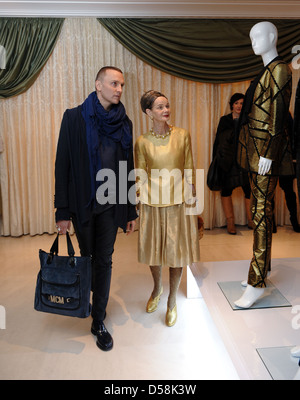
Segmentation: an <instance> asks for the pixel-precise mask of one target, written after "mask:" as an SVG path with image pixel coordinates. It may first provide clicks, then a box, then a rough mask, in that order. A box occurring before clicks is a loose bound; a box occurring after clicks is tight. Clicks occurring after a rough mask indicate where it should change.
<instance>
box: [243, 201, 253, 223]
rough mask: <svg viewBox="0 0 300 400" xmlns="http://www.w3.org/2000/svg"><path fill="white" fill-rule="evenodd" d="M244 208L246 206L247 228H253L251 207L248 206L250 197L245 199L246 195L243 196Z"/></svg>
mask: <svg viewBox="0 0 300 400" xmlns="http://www.w3.org/2000/svg"><path fill="white" fill-rule="evenodd" d="M245 208H246V216H247V223H248V228H249V229H253V222H252V212H251V207H250V199H246V197H245Z"/></svg>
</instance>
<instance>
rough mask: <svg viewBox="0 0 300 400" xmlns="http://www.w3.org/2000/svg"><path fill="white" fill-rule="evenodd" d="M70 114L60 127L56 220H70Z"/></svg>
mask: <svg viewBox="0 0 300 400" xmlns="http://www.w3.org/2000/svg"><path fill="white" fill-rule="evenodd" d="M68 129H69V124H68V113H67V111H65V113H64V115H63V119H62V123H61V127H60V133H59V138H58V143H57V150H56V160H55V197H54V207H55V208H56V214H55V219H56V221H59V220H69V219H70V218H71V217H70V207H69V184H70V165H71V162H70V152H69V145H68Z"/></svg>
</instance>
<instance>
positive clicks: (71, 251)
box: [47, 232, 75, 265]
mask: <svg viewBox="0 0 300 400" xmlns="http://www.w3.org/2000/svg"><path fill="white" fill-rule="evenodd" d="M59 236H60V234H59V233H58V234H57V235H56V238H55V240H54V242H53V244H52V246H51V249H50V254H49V257H48V260H47V262H48V263H51V262H52V259H53V256H54V255H58V239H59ZM66 237H67V247H68V254H69V257H70V264H71V265H74V263H75V259H74V255H75V251H74V247H73V244H72V241H71V238H70V235H69V232H66Z"/></svg>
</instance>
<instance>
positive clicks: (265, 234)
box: [235, 174, 277, 308]
mask: <svg viewBox="0 0 300 400" xmlns="http://www.w3.org/2000/svg"><path fill="white" fill-rule="evenodd" d="M276 184H277V178H276V177H269V176H260V175H254V174H253V176H252V177H251V191H252V196H251V208H252V209H253V210H254V214H253V226H254V231H253V257H252V260H251V263H250V269H249V275H248V285H247V288H246V290H245V292H244V294H243V296H242V297H241V298H240V299H238V300H237V301H236V302H235V305H236V306H238V307H240V308H249V307H251V306H252V305H253V304H254V303H255V301H256V300H258V299H259V298H260V297H261V296H262V295H263V293H264V287H265V286H266V285H265V278H266V277H267V273H268V270H269V267H270V262H271V244H272V217H273V208H272V200H273V197H274V192H275V188H276Z"/></svg>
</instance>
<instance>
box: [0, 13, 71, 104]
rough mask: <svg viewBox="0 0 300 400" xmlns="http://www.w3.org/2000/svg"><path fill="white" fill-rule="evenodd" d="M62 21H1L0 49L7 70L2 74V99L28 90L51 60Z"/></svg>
mask: <svg viewBox="0 0 300 400" xmlns="http://www.w3.org/2000/svg"><path fill="white" fill-rule="evenodd" d="M63 21H64V20H63V19H58V18H0V45H1V46H2V48H4V49H5V58H6V60H5V64H6V65H5V69H2V70H0V98H8V97H11V96H15V95H18V94H21V93H23V92H25V91H26V90H28V88H29V87H30V86H31V85H32V84H33V83H34V81H35V80H36V78H37V76H38V74H39V73H40V71H41V69H42V68H43V66H44V65H45V63H46V62H47V60H48V58H49V57H50V55H51V53H52V51H53V49H54V46H55V43H56V41H57V38H58V36H59V33H60V30H61V27H62V24H63Z"/></svg>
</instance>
